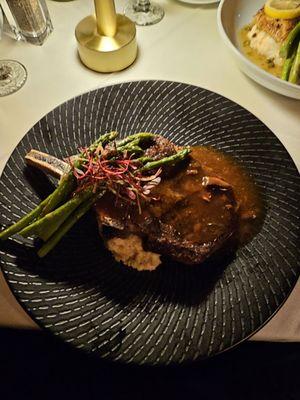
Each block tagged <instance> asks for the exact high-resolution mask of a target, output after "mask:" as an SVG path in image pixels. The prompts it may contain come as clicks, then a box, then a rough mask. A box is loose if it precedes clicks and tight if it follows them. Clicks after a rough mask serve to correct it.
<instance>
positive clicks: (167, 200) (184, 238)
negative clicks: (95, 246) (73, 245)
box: [95, 137, 237, 269]
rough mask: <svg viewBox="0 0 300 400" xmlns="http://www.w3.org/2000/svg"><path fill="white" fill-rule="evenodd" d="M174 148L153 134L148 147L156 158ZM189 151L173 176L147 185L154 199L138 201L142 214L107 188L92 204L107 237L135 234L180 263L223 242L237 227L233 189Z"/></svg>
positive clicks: (205, 254)
mask: <svg viewBox="0 0 300 400" xmlns="http://www.w3.org/2000/svg"><path fill="white" fill-rule="evenodd" d="M176 149H178V148H177V147H176V146H175V145H174V144H172V143H171V142H169V141H168V140H167V139H165V138H162V137H158V138H157V139H156V142H155V143H154V145H153V146H151V148H149V149H148V150H147V151H148V154H149V155H150V154H151V157H156V158H158V159H159V158H161V157H165V156H166V155H171V154H173V153H175V152H176ZM193 151H194V150H193ZM193 151H192V152H191V156H190V159H189V161H188V162H187V163H185V164H184V165H181V168H180V170H179V171H178V170H177V171H176V174H175V175H174V174H173V176H170V175H167V176H166V177H165V178H164V179H163V180H162V182H161V183H160V184H159V185H158V186H156V187H155V188H154V189H153V190H152V192H151V194H152V196H153V198H154V199H153V200H151V201H148V202H143V203H142V204H141V209H142V211H141V213H139V211H138V209H137V207H136V206H131V205H129V204H128V202H126V201H122V200H120V199H117V198H116V197H115V196H114V195H113V194H112V193H110V192H107V193H106V194H105V195H104V196H103V197H102V198H101V199H100V200H99V202H98V203H97V205H96V207H95V209H96V213H97V218H98V222H99V226H100V228H101V232H102V235H103V236H104V238H105V240H106V241H107V242H109V240H111V238H115V237H118V238H126V237H128V236H130V237H132V235H136V236H138V237H139V238H141V241H142V244H143V249H144V250H149V251H152V252H155V253H159V254H162V255H166V256H169V257H171V258H172V259H174V260H176V261H179V262H182V263H185V264H199V263H201V262H203V261H204V260H205V259H206V258H207V257H208V256H210V255H211V254H212V253H214V252H215V251H217V250H218V249H220V248H221V247H222V246H224V245H225V243H226V242H227V241H228V240H229V239H230V238H231V237H232V236H233V235H234V233H235V232H236V229H237V212H236V202H235V198H234V193H233V190H232V188H231V187H230V185H229V184H228V183H227V182H225V181H224V180H222V179H221V178H220V177H215V176H208V173H207V171H204V170H203V169H202V167H201V165H200V164H199V162H197V160H196V159H195V158H194V156H193ZM124 246H126V241H125V242H124ZM108 247H109V246H108ZM149 269H151V268H149Z"/></svg>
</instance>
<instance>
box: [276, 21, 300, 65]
mask: <svg viewBox="0 0 300 400" xmlns="http://www.w3.org/2000/svg"><path fill="white" fill-rule="evenodd" d="M298 35H300V22H298V24H297V25H296V26H295V28H294V29H293V30H292V31H291V32H290V33H289V35H288V37H287V38H286V39H285V41H284V42H283V45H282V46H281V48H280V56H281V57H283V58H288V57H289V56H290V53H291V50H292V46H293V43H294V40H295V39H296V37H297V36H298Z"/></svg>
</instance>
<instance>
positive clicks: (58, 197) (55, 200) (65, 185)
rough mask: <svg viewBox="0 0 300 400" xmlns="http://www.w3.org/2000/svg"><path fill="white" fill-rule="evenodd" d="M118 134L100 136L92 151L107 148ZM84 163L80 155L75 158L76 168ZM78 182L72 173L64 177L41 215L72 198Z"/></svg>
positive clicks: (90, 147)
mask: <svg viewBox="0 0 300 400" xmlns="http://www.w3.org/2000/svg"><path fill="white" fill-rule="evenodd" d="M117 135H118V133H117V132H116V131H112V132H109V133H105V134H104V135H101V136H99V138H98V139H97V140H96V141H95V142H94V143H92V144H91V145H90V146H89V150H90V151H95V150H96V149H97V147H98V146H99V145H100V144H101V145H102V146H105V144H107V143H108V142H111V141H112V140H114V139H115V138H116V137H117ZM82 164H83V163H82V161H81V158H80V155H79V156H78V157H77V158H75V160H74V165H75V166H76V168H80V167H81V166H82ZM75 185H76V180H75V178H74V176H73V173H72V172H69V173H68V174H66V175H65V176H63V177H62V179H61V181H60V184H59V186H58V187H57V189H56V190H55V191H54V193H53V196H52V198H51V199H50V201H49V202H48V203H47V204H46V205H45V208H44V209H43V211H42V213H41V215H42V216H44V215H46V214H48V213H49V212H51V211H53V210H55V208H56V207H57V206H58V205H59V204H62V203H63V202H64V201H66V199H67V198H68V197H69V196H70V194H71V193H72V192H73V190H74V189H75Z"/></svg>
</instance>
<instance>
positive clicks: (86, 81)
mask: <svg viewBox="0 0 300 400" xmlns="http://www.w3.org/2000/svg"><path fill="white" fill-rule="evenodd" d="M159 3H160V5H161V6H162V7H163V8H164V11H165V16H164V18H163V19H162V20H161V21H160V22H159V23H157V24H155V25H151V26H137V43H138V56H137V59H136V61H135V62H134V63H133V64H132V65H131V66H130V67H128V68H127V69H125V70H123V71H120V72H114V73H99V72H95V71H92V70H89V69H87V68H86V67H85V66H84V65H83V64H82V63H81V61H80V59H79V56H78V52H77V45H76V39H75V35H74V30H75V27H76V25H77V23H78V22H79V21H80V20H81V19H82V18H84V17H85V16H87V15H90V14H92V13H93V2H92V1H89V0H75V1H69V2H60V1H51V0H48V1H47V6H48V9H49V13H50V17H51V20H52V23H53V27H54V29H53V32H52V33H51V35H50V36H49V37H48V39H47V40H46V41H45V43H44V44H43V45H42V46H35V45H32V44H29V43H26V42H23V41H16V40H15V39H13V38H12V37H11V36H9V35H3V37H2V39H1V40H0V59H12V60H17V61H19V62H20V63H22V64H23V65H24V66H25V68H26V69H27V72H28V79H27V81H26V83H25V85H24V86H23V87H22V88H21V89H20V90H19V91H17V92H15V93H13V94H11V95H8V96H5V97H0V173H1V172H2V171H3V169H4V167H5V164H6V162H7V161H8V159H9V157H10V155H11V153H12V152H13V150H14V148H15V147H16V146H17V144H18V142H19V141H20V140H21V139H22V138H23V136H24V135H25V134H26V132H28V130H29V129H30V128H31V127H32V126H33V125H34V124H35V123H37V122H38V121H39V120H40V119H41V118H42V117H43V116H44V115H46V114H47V113H48V112H50V111H51V110H53V109H54V108H55V107H57V106H58V105H60V104H62V103H64V102H65V101H67V100H69V99H71V98H73V97H75V96H78V95H80V94H83V93H85V92H88V91H91V90H94V89H97V88H101V87H104V86H107V85H113V84H116V83H120V82H128V81H138V80H152V79H153V80H168V81H176V82H183V83H187V84H192V85H196V86H199V87H202V88H205V89H208V90H210V91H213V92H216V93H218V94H220V95H222V96H224V97H226V98H228V99H230V100H232V101H234V102H236V103H238V104H239V105H241V106H242V107H244V108H245V109H247V110H248V111H250V112H251V113H252V114H254V115H255V116H256V117H257V118H258V119H260V120H261V121H262V122H263V123H264V124H265V125H266V126H267V127H268V128H269V129H270V130H271V131H272V132H273V133H274V134H275V135H276V136H277V138H278V139H279V140H280V141H281V142H282V143H283V145H284V146H285V148H286V149H287V151H288V152H289V154H290V156H291V157H292V159H293V160H294V162H295V164H296V166H297V168H298V170H299V169H300V101H298V100H294V99H291V98H288V97H284V96H282V95H279V94H276V93H273V92H271V91H269V90H268V89H265V88H264V87H262V86H259V85H258V84H257V83H255V82H254V81H252V80H251V79H249V78H248V77H247V76H245V75H244V74H243V73H242V72H241V71H240V70H239V69H238V66H237V65H236V63H235V60H234V59H233V58H232V56H231V55H230V54H229V52H228V50H227V48H226V46H225V45H224V43H223V42H222V39H221V37H220V34H219V32H218V28H217V7H218V4H217V3H215V4H207V5H205V4H197V1H193V2H192V3H193V4H189V3H187V2H180V1H177V0H159ZM199 3H201V2H199ZM115 4H116V10H117V12H119V13H123V10H124V6H125V4H126V1H125V0H116V2H115ZM0 201H1V199H0ZM299 303H300V280H298V283H297V284H296V286H295V287H294V289H293V290H292V292H291V294H290V296H289V297H288V299H287V300H286V302H285V303H284V304H283V306H282V307H281V308H280V309H279V310H278V312H277V313H276V314H275V315H274V316H273V317H272V318H271V319H270V320H269V321H267V323H266V324H265V325H264V326H263V327H262V328H261V329H260V330H259V331H257V332H256V333H255V334H254V335H253V336H252V337H251V338H250V340H253V341H268V342H270V341H274V342H299V341H300V307H299ZM1 327H10V328H14V329H34V330H36V329H39V327H38V325H37V324H36V323H35V322H34V321H33V320H32V319H31V317H30V316H29V315H28V314H27V313H26V311H25V310H24V309H23V308H22V306H21V305H20V304H19V303H18V301H17V300H16V299H15V297H14V295H13V293H12V292H11V290H10V289H9V287H8V285H7V283H6V280H5V278H4V276H3V274H2V273H0V328H1Z"/></svg>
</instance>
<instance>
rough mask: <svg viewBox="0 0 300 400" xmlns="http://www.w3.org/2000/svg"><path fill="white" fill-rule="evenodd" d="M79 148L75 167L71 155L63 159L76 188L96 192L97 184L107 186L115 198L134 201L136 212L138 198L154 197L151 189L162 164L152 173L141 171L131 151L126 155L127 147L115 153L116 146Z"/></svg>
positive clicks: (98, 186) (158, 180)
mask: <svg viewBox="0 0 300 400" xmlns="http://www.w3.org/2000/svg"><path fill="white" fill-rule="evenodd" d="M79 151H80V153H81V154H80V156H79V157H80V160H81V165H80V168H78V167H76V162H75V160H74V158H73V159H71V158H69V159H67V160H66V161H67V162H68V163H69V165H70V167H71V169H72V171H73V174H74V176H75V178H76V180H77V189H76V192H78V191H81V190H85V189H87V188H90V187H92V188H93V191H94V192H96V191H97V189H98V188H100V187H101V188H103V187H106V188H107V189H108V190H110V191H111V192H112V193H114V194H115V196H116V199H118V198H120V199H124V200H127V201H128V202H130V203H134V204H136V205H137V207H138V209H139V212H141V202H140V198H143V199H144V200H156V199H155V198H154V197H151V196H150V192H151V189H153V188H154V187H155V186H156V185H158V184H159V183H160V180H161V178H160V177H159V175H160V174H161V172H162V169H161V168H158V169H157V170H156V171H155V172H154V173H153V174H152V175H143V174H142V172H141V171H140V170H139V167H141V164H140V163H139V162H138V161H137V160H134V159H133V158H132V155H128V152H127V151H124V152H122V153H120V152H119V153H116V146H114V147H113V148H109V149H107V148H103V147H102V146H98V147H97V149H96V150H95V151H90V150H89V149H88V148H87V147H83V148H80V149H79ZM113 152H114V153H113ZM77 165H78V164H77Z"/></svg>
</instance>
